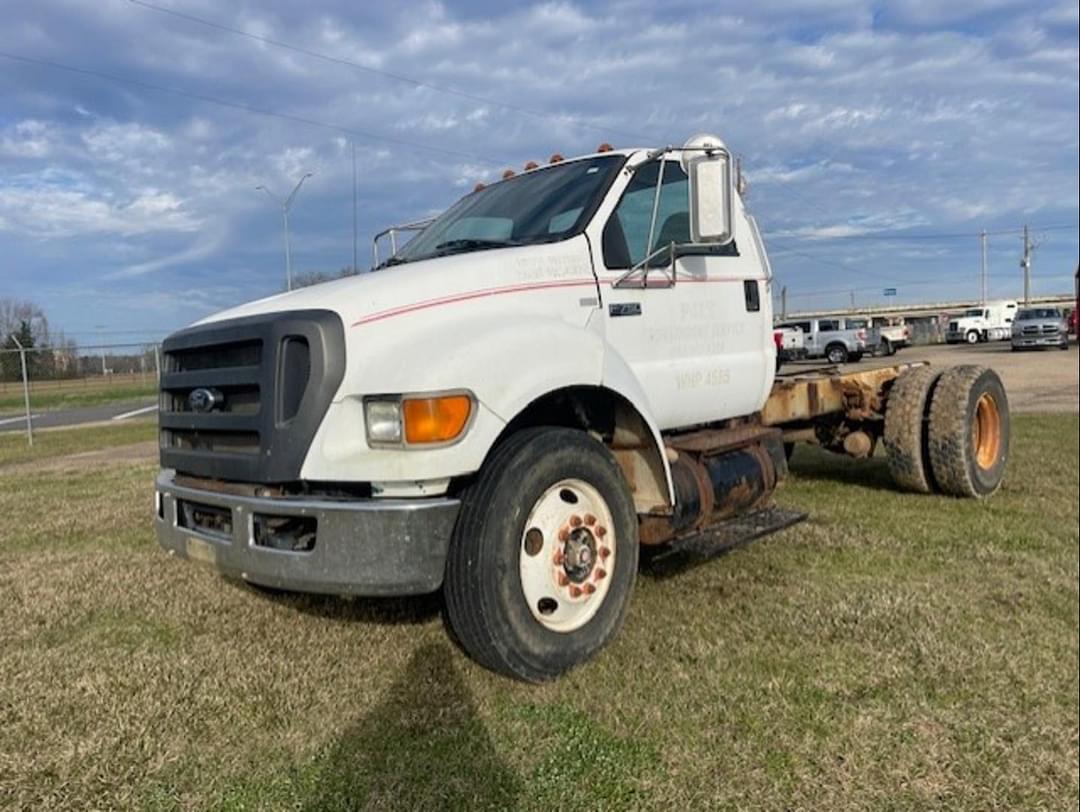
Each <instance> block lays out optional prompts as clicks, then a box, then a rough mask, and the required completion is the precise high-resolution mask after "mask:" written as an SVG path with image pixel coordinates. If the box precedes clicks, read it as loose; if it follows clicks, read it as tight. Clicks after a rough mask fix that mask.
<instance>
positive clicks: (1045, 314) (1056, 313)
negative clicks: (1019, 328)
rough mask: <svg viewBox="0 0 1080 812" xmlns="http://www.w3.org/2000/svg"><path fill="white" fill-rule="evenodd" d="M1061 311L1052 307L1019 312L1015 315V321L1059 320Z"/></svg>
mask: <svg viewBox="0 0 1080 812" xmlns="http://www.w3.org/2000/svg"><path fill="white" fill-rule="evenodd" d="M1060 318H1061V311H1060V310H1055V309H1054V308H1052V307H1036V308H1034V309H1032V310H1021V311H1020V312H1019V313H1017V314H1016V319H1017V321H1033V320H1035V319H1060Z"/></svg>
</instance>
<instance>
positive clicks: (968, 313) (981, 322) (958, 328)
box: [945, 300, 1017, 344]
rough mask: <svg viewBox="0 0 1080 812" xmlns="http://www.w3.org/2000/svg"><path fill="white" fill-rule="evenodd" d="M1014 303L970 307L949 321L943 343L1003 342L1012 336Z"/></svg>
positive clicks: (1009, 301) (989, 303)
mask: <svg viewBox="0 0 1080 812" xmlns="http://www.w3.org/2000/svg"><path fill="white" fill-rule="evenodd" d="M1016 308H1017V304H1016V302H1015V301H1011V300H1002V301H996V302H987V303H986V304H983V305H979V306H978V307H971V308H968V309H967V310H965V311H964V312H963V313H962V314H960V315H959V316H955V317H953V318H950V319H949V324H948V327H947V329H946V330H945V341H946V342H947V343H949V344H961V343H967V344H978V343H979V342H983V341H1005V340H1008V338H1009V337H1010V335H1011V334H1012V323H1013V320H1014V319H1015V317H1016Z"/></svg>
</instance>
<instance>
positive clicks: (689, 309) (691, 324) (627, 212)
mask: <svg viewBox="0 0 1080 812" xmlns="http://www.w3.org/2000/svg"><path fill="white" fill-rule="evenodd" d="M659 176H660V162H659V161H653V162H651V163H647V164H644V165H643V166H641V167H639V168H638V169H637V170H636V171H635V172H634V175H633V177H632V178H631V180H630V182H629V183H628V185H627V186H626V188H625V190H624V191H623V194H622V196H621V198H620V200H619V202H618V204H617V205H616V206H615V208H614V210H613V212H612V213H611V214H610V216H609V217H608V218H607V220H606V222H605V224H604V227H603V234H602V239H601V240H600V241H599V242H600V246H599V251H595V249H594V253H595V254H596V260H595V267H596V269H597V276H598V279H599V281H600V294H601V299H602V302H601V304H602V307H603V311H602V318H603V320H604V334H605V338H606V341H607V345H608V351H609V352H612V353H615V354H617V355H618V356H619V357H620V358H621V359H622V360H623V361H624V362H625V363H626V364H627V365H628V366H629V367H630V369H631V371H632V372H633V373H634V376H635V377H636V378H637V379H638V381H639V382H640V384H641V386H642V387H643V389H644V390H645V392H646V394H647V396H648V398H649V402H650V406H651V408H652V410H653V414H654V417H655V419H656V421H657V423H658V425H659V427H660V428H661V429H667V428H675V427H681V426H688V425H693V424H697V423H706V422H712V421H716V420H721V419H725V418H729V417H735V416H739V415H745V414H749V413H751V412H754V411H756V410H757V409H759V408H760V406H761V400H762V392H764V391H765V387H766V386H767V385H768V381H767V380H766V376H767V375H769V376H771V374H772V371H773V366H772V364H770V363H768V362H767V360H766V357H765V356H766V355H767V354H768V352H769V351H770V349H771V348H770V346H769V345H768V344H767V343H766V341H767V340H768V341H771V335H772V333H771V329H772V326H771V324H768V323H767V320H766V319H767V312H768V308H767V307H766V306H765V303H764V302H763V300H764V297H765V296H766V288H765V284H764V271H763V266H762V264H761V262H759V261H758V260H757V257H756V254H755V249H754V247H753V240H752V239H751V236H750V235H749V234H746V233H743V234H738V235H737V242H736V243H732V244H729V245H726V246H701V247H694V248H692V249H686V251H685V252H684V253H683V255H681V256H678V257H677V259H676V260H675V262H674V268H673V270H672V265H671V263H670V262H669V256H668V255H667V254H666V253H665V254H664V256H663V257H661V258H659V259H658V260H657V261H656V267H650V268H649V269H648V274H647V275H646V274H645V272H644V269H639V270H636V271H633V273H629V272H630V270H631V269H632V268H634V267H635V266H637V265H638V264H639V263H641V262H642V260H644V259H645V257H646V256H647V255H648V254H649V253H651V251H654V250H656V249H657V248H658V247H660V246H667V245H669V244H670V243H673V242H674V243H676V244H682V245H686V244H687V243H689V242H690V215H689V187H688V181H687V177H686V174H685V173H684V172H683V170H682V168H681V167H680V165H679V162H678V161H676V160H668V161H666V162H665V165H664V167H663V179H662V180H663V182H662V185H661V187H660V193H659V198H657V196H656V188H657V182H658V180H659ZM654 204H655V205H654ZM654 210H655V218H654V214H653V212H654ZM736 221H737V222H738V223H739V224H740V225H742V224H744V223H745V222H746V221H745V220H744V219H743V218H741V217H737V218H736ZM654 222H655V225H654V226H653V228H652V231H653V239H652V244H651V245H649V235H650V226H651V225H652V224H653V223H654ZM744 231H745V229H744ZM738 237H741V238H742V240H741V242H740V241H738ZM740 251H742V252H743V253H742V254H740Z"/></svg>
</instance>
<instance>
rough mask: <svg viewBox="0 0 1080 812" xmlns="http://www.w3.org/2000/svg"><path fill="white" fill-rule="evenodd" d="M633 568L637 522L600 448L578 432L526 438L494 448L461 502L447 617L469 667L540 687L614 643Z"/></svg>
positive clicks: (618, 473)
mask: <svg viewBox="0 0 1080 812" xmlns="http://www.w3.org/2000/svg"><path fill="white" fill-rule="evenodd" d="M637 564H638V532H637V514H636V512H635V511H634V504H633V499H632V498H631V495H630V489H629V486H628V485H627V483H626V479H625V477H624V476H623V473H622V470H621V469H620V468H619V466H618V463H616V461H615V459H614V457H612V455H611V453H610V452H609V451H608V450H607V448H605V447H604V446H603V445H602V444H601V443H599V442H598V441H597V440H595V439H593V438H592V437H591V436H589V435H588V434H586V433H585V432H583V431H576V430H572V429H564V428H538V429H527V430H524V431H521V432H519V433H517V434H515V435H512V436H511V437H510V438H509V439H507V440H506V441H505V442H504V443H502V444H501V445H500V446H498V447H497V448H496V449H495V451H494V452H493V453H492V455H491V458H490V459H489V460H488V461H487V462H486V463H485V465H484V467H483V468H482V469H481V471H480V474H479V476H478V478H477V480H476V482H475V483H474V484H473V485H472V486H471V487H470V488H469V490H468V491H467V493H466V494H465V497H464V499H463V501H462V507H461V513H460V515H459V516H458V521H457V525H456V527H455V529H454V538H453V540H452V542H451V545H450V552H449V555H448V557H447V563H446V576H445V580H444V586H443V590H444V593H445V596H446V609H447V615H448V619H449V621H450V625H451V627H452V628H453V630H454V633H455V635H456V636H457V638H458V640H459V641H460V642H461V645H462V647H463V648H464V649H465V651H466V652H467V653H468V654H469V655H470V656H472V657H473V658H474V659H476V660H477V661H478V662H479V663H480V664H481V665H484V666H486V667H487V668H490V669H492V670H493V671H497V672H499V673H502V674H506V675H507V676H511V677H514V678H516V679H520V680H525V681H527V682H543V681H546V680H550V679H553V678H555V677H557V676H559V675H560V674H563V673H565V672H566V671H568V670H570V669H571V668H573V667H574V666H576V665H578V664H580V663H582V662H584V661H586V660H588V659H589V658H591V657H593V656H594V655H595V654H596V653H597V652H599V651H600V649H602V648H603V647H604V646H605V645H606V644H607V643H608V642H609V641H610V640H611V639H612V638H614V636H615V635H616V633H617V632H618V630H619V628H620V627H621V626H622V623H623V620H624V618H625V615H626V610H627V607H628V606H629V602H630V595H631V592H632V591H633V584H634V578H635V576H636V574H637Z"/></svg>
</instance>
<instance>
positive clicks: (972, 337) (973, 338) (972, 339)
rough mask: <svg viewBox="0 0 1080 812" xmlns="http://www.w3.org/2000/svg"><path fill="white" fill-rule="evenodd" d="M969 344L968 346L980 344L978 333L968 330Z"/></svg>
mask: <svg viewBox="0 0 1080 812" xmlns="http://www.w3.org/2000/svg"><path fill="white" fill-rule="evenodd" d="M967 343H968V344H978V343H979V334H978V333H977V332H975V331H974V330H968V334H967Z"/></svg>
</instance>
